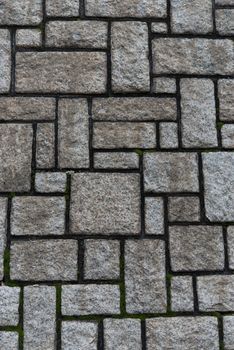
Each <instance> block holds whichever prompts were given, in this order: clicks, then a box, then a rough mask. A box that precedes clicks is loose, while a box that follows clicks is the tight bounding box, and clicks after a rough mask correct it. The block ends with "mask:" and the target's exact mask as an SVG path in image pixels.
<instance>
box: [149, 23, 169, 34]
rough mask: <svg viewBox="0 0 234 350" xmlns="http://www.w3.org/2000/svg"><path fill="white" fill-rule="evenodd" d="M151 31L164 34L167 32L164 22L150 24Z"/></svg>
mask: <svg viewBox="0 0 234 350" xmlns="http://www.w3.org/2000/svg"><path fill="white" fill-rule="evenodd" d="M151 31H152V32H153V33H160V34H161V33H163V34H165V33H167V31H168V28H167V23H165V22H153V23H152V24H151Z"/></svg>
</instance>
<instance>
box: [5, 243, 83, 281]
mask: <svg viewBox="0 0 234 350" xmlns="http://www.w3.org/2000/svg"><path fill="white" fill-rule="evenodd" d="M77 250H78V249H77V241H75V240H65V239H63V240H62V239H60V240H55V239H53V240H52V239H50V240H48V239H44V240H30V241H16V242H13V243H12V245H11V260H10V275H11V279H13V280H19V281H48V280H51V281H57V280H63V281H70V280H76V279H77Z"/></svg>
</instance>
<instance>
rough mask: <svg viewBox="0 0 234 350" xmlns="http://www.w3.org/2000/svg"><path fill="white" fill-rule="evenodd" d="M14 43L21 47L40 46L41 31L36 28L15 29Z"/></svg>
mask: <svg viewBox="0 0 234 350" xmlns="http://www.w3.org/2000/svg"><path fill="white" fill-rule="evenodd" d="M16 45H17V46H23V47H38V46H41V31H40V30H38V29H18V30H17V31H16Z"/></svg>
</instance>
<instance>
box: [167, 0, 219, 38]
mask: <svg viewBox="0 0 234 350" xmlns="http://www.w3.org/2000/svg"><path fill="white" fill-rule="evenodd" d="M171 28H172V32H173V33H196V34H206V33H210V32H212V30H213V19H212V0H194V1H191V0H179V1H178V0H172V1H171Z"/></svg>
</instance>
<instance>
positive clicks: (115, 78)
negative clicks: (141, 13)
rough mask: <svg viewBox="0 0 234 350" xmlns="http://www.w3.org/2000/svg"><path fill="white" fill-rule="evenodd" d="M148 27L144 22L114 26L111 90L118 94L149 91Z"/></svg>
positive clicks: (112, 27) (112, 33) (121, 23)
mask: <svg viewBox="0 0 234 350" xmlns="http://www.w3.org/2000/svg"><path fill="white" fill-rule="evenodd" d="M148 54H149V49H148V27H147V24H146V23H142V22H114V23H113V24H112V26H111V59H112V88H113V91H115V92H135V91H137V92H140V91H149V90H150V79H149V60H148Z"/></svg>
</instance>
